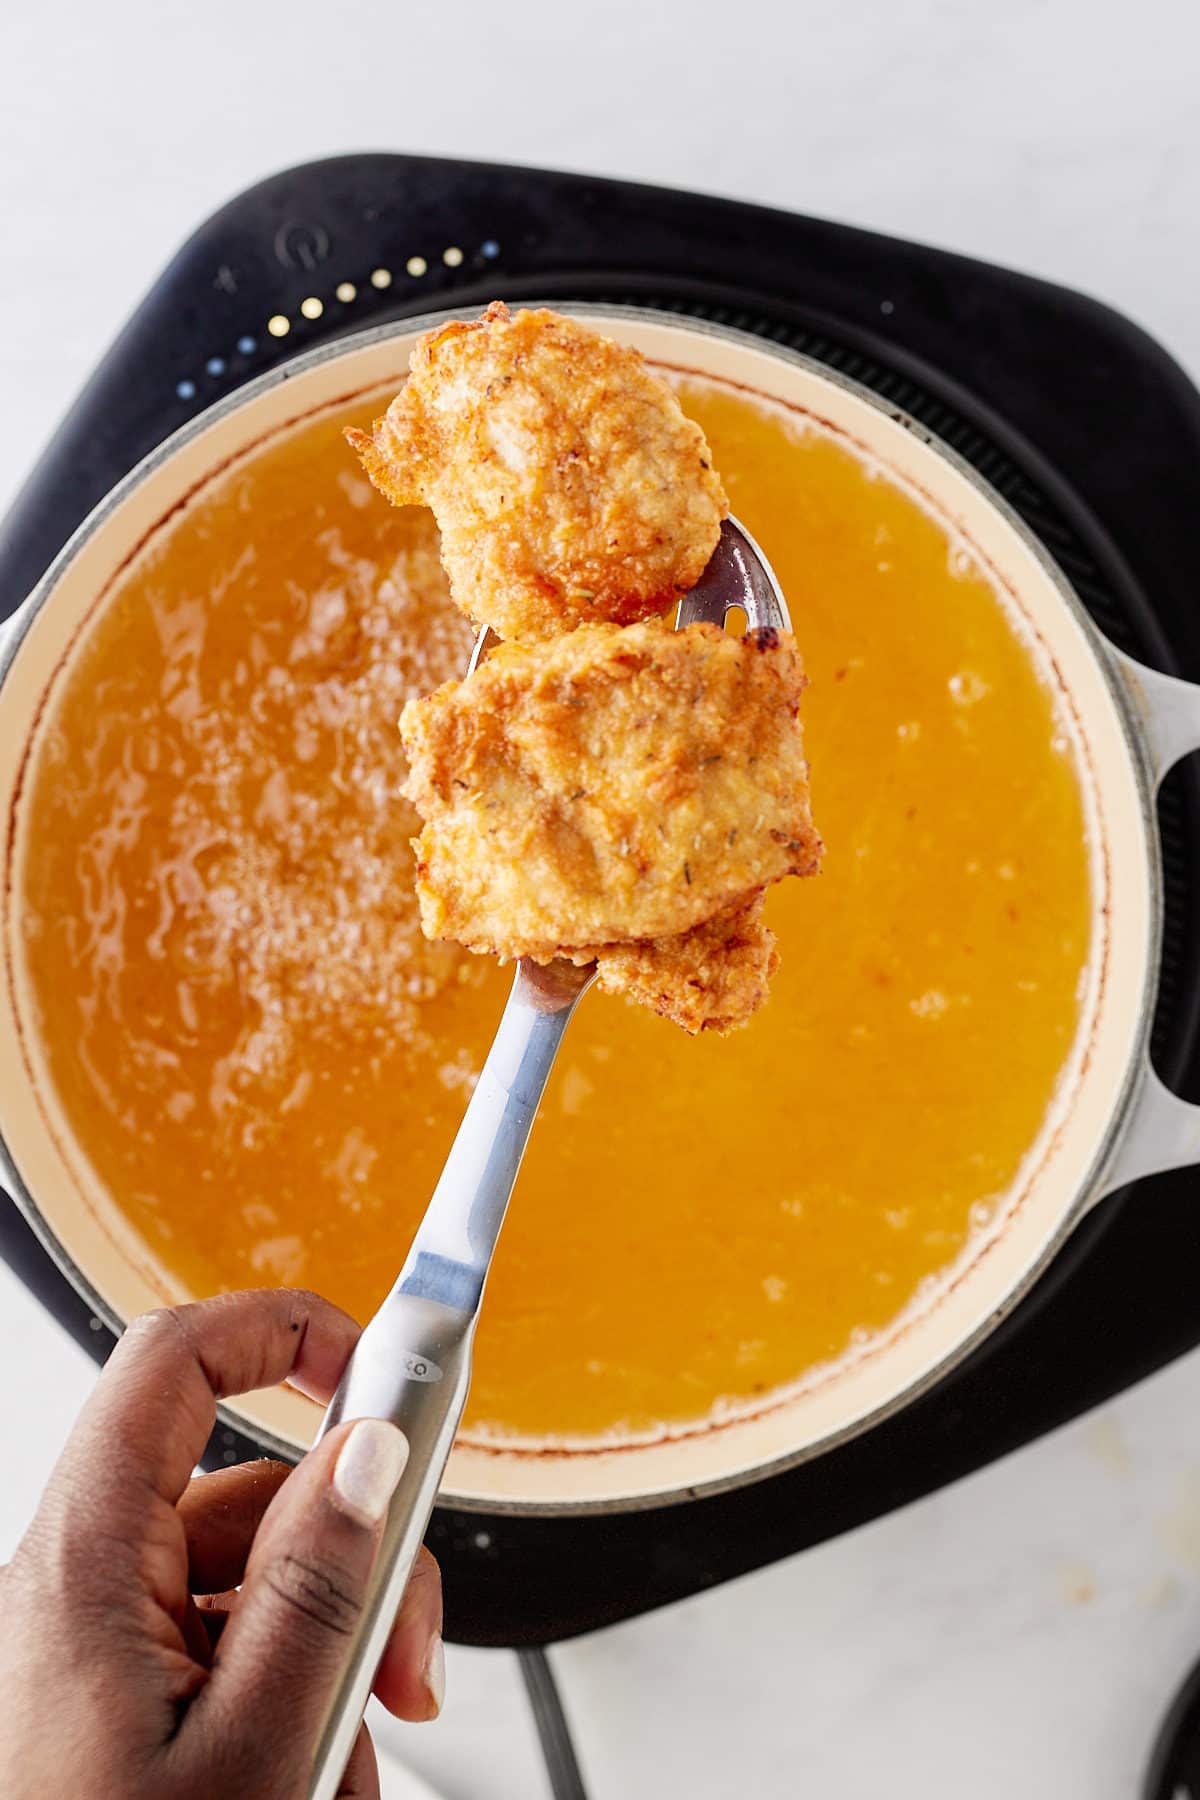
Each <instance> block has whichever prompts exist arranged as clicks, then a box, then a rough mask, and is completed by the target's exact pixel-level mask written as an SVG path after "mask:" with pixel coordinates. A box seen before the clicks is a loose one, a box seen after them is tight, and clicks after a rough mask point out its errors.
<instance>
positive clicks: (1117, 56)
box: [0, 0, 1200, 1800]
mask: <svg viewBox="0 0 1200 1800" xmlns="http://www.w3.org/2000/svg"><path fill="white" fill-rule="evenodd" d="M335 21H336V23H335ZM1198 57H1200V9H1198V8H1197V7H1196V5H1195V0H1142V3H1141V4H1140V5H1139V6H1137V7H1136V8H1131V7H1129V6H1127V5H1125V4H1120V5H1118V4H1115V3H1114V0H1052V3H1048V0H1007V3H1006V4H1005V5H1003V6H1000V5H993V6H987V7H985V6H983V5H982V4H979V3H978V0H976V3H972V0H908V3H907V4H904V5H898V4H896V3H895V0H847V3H846V4H844V5H843V6H841V7H840V8H836V7H832V6H829V7H822V8H817V7H815V6H806V5H804V4H802V3H801V0H790V4H789V3H788V0H775V3H772V0H742V3H741V4H740V5H738V6H736V7H728V8H725V7H718V6H717V5H715V4H714V3H713V0H691V3H690V4H688V5H686V6H685V5H683V4H681V3H680V0H660V4H659V5H658V6H657V7H654V6H647V5H644V4H639V5H634V4H631V3H630V0H609V4H607V5H605V6H600V5H597V4H595V3H594V0H572V4H571V5H569V6H566V5H562V4H558V5H554V6H551V5H549V4H548V3H547V0H526V4H524V5H523V6H521V7H497V6H494V5H490V4H484V3H483V0H459V4H458V5H457V6H455V7H453V8H450V7H445V6H439V7H432V6H431V7H417V6H413V7H408V8H400V7H396V6H384V5H382V4H374V5H372V4H368V3H366V0H341V4H340V5H339V6H337V7H336V8H335V7H330V6H318V5H317V4H315V0H292V4H291V5H290V6H288V7H286V8H285V7H273V8H265V7H259V8H250V7H246V6H234V5H231V4H229V3H228V0H216V3H214V4H210V5H208V6H207V7H204V8H197V7H194V6H192V5H185V4H181V0H156V3H155V4H153V5H151V4H149V3H148V0H145V3H143V0H138V3H136V4H131V3H130V0H110V4H108V5H106V6H103V7H97V6H94V5H92V4H85V3H84V0H65V3H64V4H63V5H60V6H58V7H54V8H51V7H37V6H28V5H26V6H21V7H15V6H9V7H6V8H4V9H0V82H2V93H3V104H2V105H0V220H2V221H3V239H2V240H0V393H2V394H3V406H2V407H0V510H3V507H4V506H5V505H6V504H7V501H8V500H9V498H11V496H12V494H13V492H14V491H15V489H16V487H17V485H18V484H19V482H20V480H21V478H22V476H23V475H24V473H25V472H26V470H27V469H28V467H29V465H30V463H31V462H32V460H33V457H34V455H35V453H36V451H37V449H38V448H39V447H40V445H41V444H42V442H44V440H45V439H46V438H47V437H48V436H49V434H50V432H51V430H52V428H53V426H54V423H55V421H56V419H57V418H58V416H59V415H60V414H61V412H62V411H63V410H64V409H65V408H66V406H67V405H68V404H69V402H70V400H71V397H72V395H73V394H74V393H75V391H76V390H77V389H78V387H79V385H80V383H81V381H82V380H83V378H84V376H85V375H86V374H87V372H88V370H89V369H90V367H91V366H92V365H93V363H94V362H95V361H96V359H97V358H98V356H99V355H100V354H101V352H102V350H103V349H104V347H105V345H106V343H107V342H108V340H109V339H110V338H111V337H112V335H113V334H114V332H115V331H116V329H117V328H118V326H119V325H120V323H121V321H122V319H123V318H124V316H125V315H126V313H127V312H128V311H129V309H130V307H131V306H132V305H133V303H134V302H135V301H136V300H137V298H138V297H139V296H140V294H141V293H142V291H143V290H144V289H145V288H146V287H147V286H148V285H149V283H150V281H151V280H152V279H153V277H154V275H155V273H156V271H157V270H158V269H159V267H160V266H161V265H162V263H163V262H164V261H165V260H166V258H167V257H168V255H169V254H170V253H171V251H172V250H173V249H174V248H175V246H176V245H177V243H178V242H179V240H180V239H181V238H182V237H184V236H185V235H186V234H187V232H188V231H189V230H190V229H191V227H192V226H193V225H194V224H196V223H198V222H199V221H200V219H201V218H202V217H203V216H204V215H205V214H206V213H208V212H210V211H212V210H213V209H214V208H215V207H217V206H218V205H219V204H221V202H222V201H224V200H225V199H226V198H228V197H229V196H230V195H231V194H232V193H234V192H235V191H237V190H238V189H239V188H242V187H245V186H247V185H248V184H249V183H250V182H252V181H254V180H256V179H257V178H259V177H261V176H263V175H265V174H268V173H271V172H273V171H274V170H276V169H279V168H283V167H285V166H287V165H288V164H289V163H293V162H300V161H306V160H308V159H310V158H312V157H315V156H319V155H322V154H328V153H333V152H337V151H343V150H350V149H362V148H375V147H381V146H387V147H392V148H399V149H409V150H422V151H428V152H432V153H442V154H447V155H460V156H475V157H480V158H492V159H497V160H503V161H511V162H526V163H532V164H537V163H541V164H545V165H550V166H558V167H563V168H572V169H585V170H589V171H592V172H595V173H599V174H610V175H624V176H629V177H633V178H638V179H644V180H649V181H660V182H665V183H673V184H676V185H682V186H688V187H693V188H700V189H711V190H713V191H716V192H723V193H727V194H731V195H735V196H738V197H743V198H747V199H753V200H761V201H766V202H770V203H773V204H777V205H781V206H786V207H792V208H795V209H797V210H800V211H807V212H812V213H816V214H821V215H825V216H828V217H831V218H840V219H843V220H846V221H850V222H853V223H856V224H861V225H865V226H869V227H873V228H876V229H879V230H884V231H888V232H892V233H895V234H897V235H900V236H909V237H914V238H918V239H923V240H926V241H928V242H931V243H937V244H940V245H944V246H946V247H949V248H953V249H958V250H962V251H966V252H969V253H974V254H977V255H980V256H983V257H986V258H988V259H990V260H992V261H997V262H1004V263H1009V264H1011V265H1013V266H1015V267H1020V268H1023V269H1026V270H1028V271H1030V272H1032V273H1036V274H1040V275H1044V276H1048V277H1050V278H1052V279H1055V280H1059V281H1062V282H1065V283H1068V284H1069V285H1072V286H1075V287H1080V288H1083V289H1086V290H1089V291H1091V292H1092V293H1094V294H1096V295H1098V296H1100V297H1101V298H1103V299H1106V300H1108V301H1110V302H1112V303H1113V304H1115V305H1117V306H1118V307H1121V308H1123V309H1124V310H1125V311H1126V312H1128V313H1129V314H1131V315H1132V316H1133V317H1134V318H1136V319H1137V320H1138V321H1139V322H1140V323H1142V324H1143V325H1145V326H1147V327H1148V328H1149V329H1150V330H1151V331H1153V332H1155V333H1156V334H1157V335H1158V336H1159V337H1160V338H1161V339H1162V340H1163V342H1164V343H1165V344H1166V345H1167V346H1168V348H1170V349H1171V350H1172V351H1173V352H1174V353H1175V355H1176V356H1177V357H1178V358H1179V359H1180V360H1181V361H1182V362H1183V363H1184V365H1185V366H1186V367H1187V368H1188V369H1189V370H1190V371H1191V373H1192V374H1193V376H1195V377H1198V378H1200V302H1198V300H1197V294H1198V292H1200V230H1198V229H1197V221H1198V220H1200V104H1198V102H1197V97H1196V71H1197V67H1198ZM1198 599H1200V596H1198ZM1198 1187H1200V1184H1198ZM1197 1204H1198V1205H1200V1192H1198V1195H1197ZM1198 1275H1200V1272H1198ZM0 1351H3V1353H4V1356H5V1365H4V1366H5V1367H6V1368H7V1369H9V1370H10V1371H14V1370H18V1369H19V1370H22V1371H24V1370H30V1369H36V1371H37V1374H36V1379H34V1380H31V1381H29V1383H28V1386H22V1385H19V1384H18V1382H17V1381H16V1379H15V1378H14V1377H13V1376H12V1375H11V1374H10V1378H9V1379H8V1380H7V1381H6V1382H5V1384H4V1401H3V1408H2V1411H0V1421H2V1424H3V1428H4V1437H5V1441H6V1443H7V1444H8V1445H9V1446H10V1452H9V1454H8V1455H7V1456H6V1457H5V1481H4V1483H3V1484H2V1486H0V1554H7V1553H8V1551H9V1550H10V1549H11V1546H12V1544H13V1543H14V1541H15V1539H16V1537H17V1536H18V1535H19V1533H20V1530H21V1529H22V1527H23V1524H24V1522H25V1520H26V1519H27V1518H28V1515H29V1512H30V1510H31V1508H32V1506H33V1503H34V1499H35V1497H36V1495H37V1493H38V1491H39V1489H40V1486H41V1484H42V1482H43V1480H44V1479H45V1476H46V1473H47V1471H48V1469H49V1466H50V1463H51V1460H52V1458H53V1456H54V1453H55V1450H56V1447H57V1445H58V1444H59V1443H60V1442H61V1439H62V1437H63V1434H64V1433H65V1431H66V1429H67V1427H68V1425H69V1423H70V1420H71V1418H72V1417H73V1415H74V1413H75V1411H76V1409H77V1407H78V1406H79V1404H80V1402H81V1400H82V1398H83V1396H84V1394H85V1393H86V1391H87V1387H88V1384H89V1382H90V1379H91V1369H90V1365H89V1364H88V1362H87V1360H86V1359H85V1358H84V1356H83V1355H82V1353H81V1352H78V1351H76V1350H75V1348H74V1346H73V1345H71V1344H70V1343H69V1342H68V1341H67V1340H66V1339H65V1338H64V1337H63V1336H62V1335H61V1333H60V1332H59V1331H58V1329H57V1327H55V1326H54V1325H52V1324H51V1323H50V1322H49V1321H48V1320H47V1319H46V1318H45V1316H44V1315H43V1314H42V1313H41V1312H40V1311H39V1310H38V1308H37V1307H36V1306H35V1305H34V1303H33V1302H32V1301H31V1300H30V1299H29V1298H28V1296H27V1295H26V1294H25V1293H24V1291H23V1290H22V1289H20V1287H19V1286H18V1285H17V1284H16V1283H15V1282H14V1281H13V1279H12V1278H11V1277H10V1276H8V1275H7V1274H6V1272H4V1271H3V1270H0ZM1198 1398H1200V1355H1193V1356H1191V1357H1188V1358H1186V1359H1184V1360H1183V1361H1182V1362H1180V1363H1179V1364H1177V1365H1176V1366H1175V1367H1174V1368H1172V1369H1171V1370H1169V1371H1167V1372H1165V1373H1164V1374H1162V1375H1160V1376H1158V1377H1156V1378H1155V1379H1154V1380H1153V1381H1151V1382H1149V1383H1147V1384H1145V1385H1144V1386H1142V1387H1141V1388H1139V1389H1136V1390H1134V1391H1133V1392H1131V1393H1129V1394H1127V1395H1125V1396H1124V1397H1123V1398H1122V1399H1120V1400H1119V1401H1118V1402H1117V1403H1116V1404H1115V1405H1113V1406H1111V1407H1109V1408H1106V1409H1105V1410H1104V1412H1103V1413H1102V1414H1100V1415H1099V1416H1096V1417H1093V1418H1091V1419H1088V1420H1083V1421H1080V1422H1079V1423H1078V1424H1076V1425H1074V1426H1071V1427H1068V1428H1067V1429H1066V1430H1064V1431H1062V1432H1059V1433H1057V1434H1056V1435H1055V1436H1054V1437H1052V1438H1049V1439H1046V1440H1044V1441H1043V1442H1042V1443H1040V1444H1038V1445H1036V1446H1034V1447H1033V1448H1031V1449H1029V1450H1026V1451H1024V1452H1022V1453H1020V1454H1019V1455H1017V1456H1015V1457H1012V1458H1010V1459H1008V1460H1007V1461H1005V1462H1004V1463H1002V1464H1000V1465H999V1466H997V1467H995V1468H992V1469H990V1470H987V1471H985V1472H984V1473H982V1474H980V1475H978V1476H976V1477H973V1478H972V1479H971V1480H969V1481H966V1482H963V1483H961V1484H959V1485H958V1486H957V1487H955V1488H953V1489H951V1490H949V1491H947V1492H944V1493H942V1494H940V1495H938V1496H936V1497H934V1498H933V1499H930V1500H927V1501H924V1502H922V1503H920V1504H918V1505H916V1506H914V1507H911V1508H908V1509H907V1510H906V1511H904V1512H903V1513H900V1514H897V1515H894V1516H893V1517H891V1518H889V1519H886V1520H883V1521H881V1522H879V1523H877V1524H875V1525H872V1526H868V1527H866V1528H864V1529H863V1530H860V1531H857V1532H854V1533H852V1534H851V1535H849V1536H848V1537H846V1538H843V1539H841V1540H840V1541H838V1542H836V1543H834V1544H830V1545H826V1546H824V1547H822V1548H820V1549H818V1550H816V1551H812V1552H809V1553H808V1554H807V1555H804V1556H802V1557H798V1558H795V1559H793V1560H792V1561H790V1562H788V1563H785V1564H782V1565H777V1566H776V1567H775V1568H773V1569H770V1570H766V1571H763V1572H761V1573H759V1574H757V1575H754V1576H750V1577H748V1578H746V1579H744V1580H742V1581H740V1582H737V1583H734V1584H732V1585H730V1586H728V1587H726V1588H724V1589H722V1590H720V1591H718V1592H715V1593H712V1594H708V1595H705V1596H703V1597H701V1598H699V1599H696V1600H693V1601H690V1602H687V1603H685V1604H684V1605H682V1606H678V1607H674V1608H670V1609H668V1610H666V1611H664V1612H662V1613H659V1614H657V1615H654V1616H652V1617H650V1618H648V1619H644V1620H641V1621H639V1622H636V1623H634V1624H631V1625H628V1626H623V1627H620V1628H618V1629H616V1630H613V1631H609V1632H606V1633H603V1634H600V1635H598V1636H597V1637H595V1638H592V1639H589V1640H585V1641H583V1642H580V1643H577V1644H572V1645H568V1646H564V1647H562V1648H560V1649H559V1650H557V1651H556V1652H555V1653H554V1661H555V1665H556V1668H557V1670H558V1673H559V1674H560V1676H561V1677H562V1679H563V1682H564V1685H565V1690H566V1696H567V1704H568V1707H569V1710H570V1715H571V1720H572V1724H573V1726H574V1729H575V1731H576V1734H577V1738H578V1743H579V1747H580V1751H581V1756H582V1761H583V1765H584V1772H585V1775H586V1777H587V1780H588V1783H589V1788H590V1792H591V1795H592V1800H657V1796H658V1795H660V1794H661V1793H662V1792H663V1789H664V1783H665V1781H666V1779H667V1777H666V1771H667V1770H669V1771H670V1776H669V1780H670V1785H671V1787H672V1788H673V1790H674V1791H676V1792H678V1793H681V1794H686V1795H688V1796H689V1800H729V1797H730V1796H732V1795H734V1794H738V1793H745V1794H748V1795H754V1796H755V1797H756V1800H777V1797H778V1800H783V1797H785V1796H788V1797H790V1796H793V1795H799V1794H803V1795H805V1796H811V1797H812V1800H818V1797H819V1800H864V1797H865V1796H866V1795H868V1794H872V1793H876V1792H878V1793H884V1792H886V1793H888V1794H889V1795H895V1796H896V1797H897V1800H943V1797H945V1800H951V1797H953V1796H957V1795H959V1794H961V1793H963V1792H969V1793H971V1794H972V1795H973V1796H974V1800H1001V1797H1003V1800H1008V1796H1009V1795H1010V1793H1011V1792H1013V1791H1014V1790H1016V1791H1018V1792H1020V1793H1021V1795H1022V1796H1023V1800H1127V1797H1128V1796H1129V1795H1130V1794H1132V1793H1133V1792H1134V1791H1135V1790H1136V1784H1137V1777H1138V1773H1139V1770H1140V1768H1141V1766H1142V1763H1143V1760H1144V1757H1145V1753H1146V1749H1147V1746H1148V1741H1149V1738H1150V1736H1151V1734H1152V1733H1153V1730H1154V1728H1155V1725H1156V1723H1157V1720H1158V1717H1159V1715H1160V1713H1161V1711H1162V1708H1163V1707H1164V1705H1165V1703H1166V1701H1167V1698H1168V1696H1169V1693H1170V1691H1171V1689H1172V1687H1173V1685H1174V1683H1175V1682H1176V1680H1177V1679H1178V1677H1179V1676H1180V1675H1181V1674H1182V1673H1183V1671H1184V1669H1185V1667H1186V1666H1187V1665H1188V1663H1189V1662H1190V1660H1191V1658H1192V1656H1193V1655H1194V1654H1197V1653H1200V1405H1198V1404H1197V1399H1198ZM383 1733H384V1736H385V1737H386V1741H387V1744H388V1745H389V1747H391V1746H398V1747H399V1750H400V1752H401V1754H402V1755H403V1756H404V1758H405V1759H406V1760H407V1761H408V1762H409V1764H410V1765H411V1767H412V1768H413V1769H415V1770H417V1771H419V1772H420V1773H422V1774H423V1775H424V1776H425V1777H426V1779H427V1780H428V1781H430V1782H432V1783H433V1784H434V1785H435V1786H436V1787H437V1788H438V1789H439V1791H440V1792H441V1793H443V1794H444V1795H445V1796H446V1797H447V1800H545V1796H546V1794H547V1791H548V1790H547V1788H546V1785H545V1782H544V1778H543V1776H542V1774H541V1772H540V1766H539V1763H538V1760H537V1751H536V1746H535V1742H534V1739H533V1735H532V1730H531V1727H530V1724H529V1720H528V1715H527V1711H526V1708H525V1703H524V1697H523V1691H522V1689H521V1685H520V1682H519V1679H518V1676H517V1672H516V1668H515V1664H514V1662H513V1659H512V1658H510V1657H508V1656H506V1655H503V1654H500V1653H490V1652H469V1651H457V1650H454V1649H452V1650H451V1652H450V1658H449V1698H448V1704H447V1710H446V1714H445V1717H444V1719H443V1721H442V1722H441V1723H440V1724H439V1725H437V1726H435V1727H432V1728H419V1729H411V1728H405V1729H400V1728H395V1727H390V1726H387V1725H385V1726H384V1727H383ZM389 1780H390V1781H391V1783H392V1787H391V1789H389V1790H388V1791H389V1792H390V1793H391V1794H392V1796H393V1800H418V1797H417V1795H416V1793H415V1792H414V1791H413V1790H412V1788H411V1787H410V1786H408V1785H405V1784H404V1783H403V1782H402V1778H401V1777H400V1775H398V1774H393V1775H391V1776H390V1777H389Z"/></svg>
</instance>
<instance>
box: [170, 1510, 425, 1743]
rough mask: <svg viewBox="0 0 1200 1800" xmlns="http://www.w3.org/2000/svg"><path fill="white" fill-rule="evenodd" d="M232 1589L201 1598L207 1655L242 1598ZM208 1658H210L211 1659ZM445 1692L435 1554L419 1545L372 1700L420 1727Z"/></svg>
mask: <svg viewBox="0 0 1200 1800" xmlns="http://www.w3.org/2000/svg"><path fill="white" fill-rule="evenodd" d="M240 1597H241V1596H240V1595H239V1594H238V1593H237V1591H236V1590H235V1589H233V1588H230V1589H229V1590H228V1591H226V1592H224V1593H211V1594H203V1595H201V1596H200V1597H199V1598H198V1599H197V1601H196V1609H197V1617H198V1619H199V1620H200V1622H201V1624H202V1628H203V1630H204V1632H205V1633H206V1643H207V1646H208V1648H209V1651H210V1653H211V1651H212V1650H215V1648H216V1646H217V1644H218V1643H219V1641H220V1638H221V1634H222V1632H223V1631H224V1629H225V1626H226V1624H227V1622H228V1619H229V1615H230V1614H231V1613H232V1612H233V1610H234V1608H235V1607H236V1606H237V1604H238V1601H239V1599H240ZM210 1659H211V1655H210ZM445 1690H446V1660H445V1650H444V1647H443V1644H442V1572H441V1570H440V1569H439V1568H438V1565H437V1562H436V1561H435V1559H434V1557H433V1554H432V1553H431V1552H430V1551H429V1550H427V1549H426V1547H425V1546H424V1544H422V1546H421V1550H420V1553H419V1555H418V1557H417V1560H416V1562H415V1564H414V1565H413V1572H412V1575H411V1576H410V1578H409V1583H408V1586H407V1588H406V1589H405V1592H404V1599H403V1601H402V1602H401V1604H400V1611H399V1612H398V1613H397V1615H396V1623H395V1624H394V1625H393V1627H392V1635H391V1636H390V1638H389V1639H388V1642H387V1648H386V1649H385V1650H384V1653H383V1657H382V1659H381V1661H380V1664H379V1671H378V1673H377V1675H376V1677H375V1684H374V1691H375V1695H376V1698H377V1699H378V1700H380V1701H381V1702H382V1704H383V1705H384V1706H386V1707H387V1709H388V1711H389V1712H390V1713H393V1714H394V1715H395V1717H396V1718H398V1719H405V1720H407V1722H408V1723H409V1724H410V1725H419V1724H421V1723H423V1721H425V1720H426V1719H436V1718H437V1716H438V1714H439V1713H440V1712H441V1710H442V1700H443V1698H444V1695H445Z"/></svg>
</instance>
